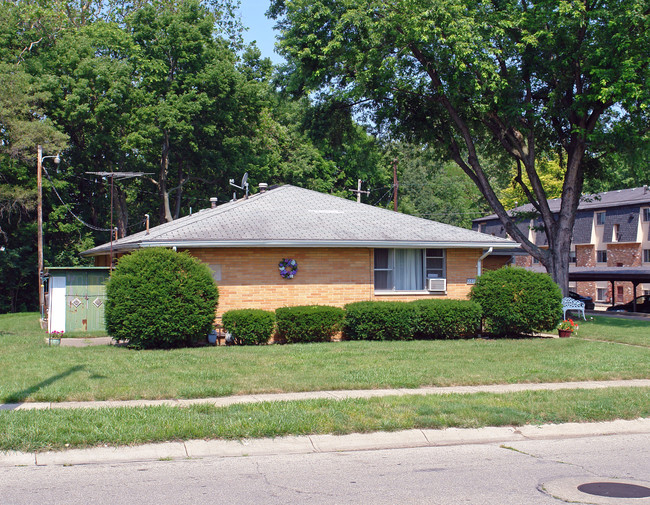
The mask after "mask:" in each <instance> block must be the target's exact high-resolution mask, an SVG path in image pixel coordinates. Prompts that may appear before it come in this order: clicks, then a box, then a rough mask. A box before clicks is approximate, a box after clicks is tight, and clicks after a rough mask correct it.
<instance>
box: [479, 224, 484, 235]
mask: <svg viewBox="0 0 650 505" xmlns="http://www.w3.org/2000/svg"><path fill="white" fill-rule="evenodd" d="M478 232H479V233H485V224H484V223H479V225H478Z"/></svg>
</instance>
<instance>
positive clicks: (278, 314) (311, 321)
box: [275, 305, 345, 344]
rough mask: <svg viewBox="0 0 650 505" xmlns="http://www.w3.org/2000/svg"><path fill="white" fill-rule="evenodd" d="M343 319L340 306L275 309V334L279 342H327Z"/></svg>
mask: <svg viewBox="0 0 650 505" xmlns="http://www.w3.org/2000/svg"><path fill="white" fill-rule="evenodd" d="M344 319H345V311H344V310H343V309H342V308H340V307H329V306H326V305H307V306H296V307H282V308H279V309H276V311H275V320H276V323H277V336H278V340H279V341H281V342H287V343H289V344H292V343H297V342H329V341H330V340H331V339H332V337H333V336H334V335H335V334H336V333H338V332H339V331H340V330H341V328H342V326H343V321H344Z"/></svg>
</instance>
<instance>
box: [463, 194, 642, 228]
mask: <svg viewBox="0 0 650 505" xmlns="http://www.w3.org/2000/svg"><path fill="white" fill-rule="evenodd" d="M561 202H562V199H561V198H553V199H552V200H548V205H549V208H550V209H551V211H552V212H559V210H560V204H561ZM646 204H650V189H649V188H646V187H645V186H644V187H640V188H631V189H619V190H616V191H606V192H604V193H597V194H593V195H582V197H581V198H580V203H579V204H578V210H587V209H589V210H597V209H607V208H610V207H619V206H621V205H646ZM533 210H534V208H533V206H532V205H531V204H526V205H521V206H519V207H515V208H514V209H512V210H510V211H508V214H510V213H513V212H532V211H533ZM492 219H498V217H497V215H496V214H491V215H489V216H485V217H480V218H478V219H474V221H473V222H474V223H477V222H482V221H489V220H492Z"/></svg>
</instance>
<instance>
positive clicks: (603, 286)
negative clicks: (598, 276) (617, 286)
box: [596, 282, 607, 302]
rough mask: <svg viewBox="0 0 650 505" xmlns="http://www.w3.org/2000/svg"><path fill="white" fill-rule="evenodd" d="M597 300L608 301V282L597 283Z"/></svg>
mask: <svg viewBox="0 0 650 505" xmlns="http://www.w3.org/2000/svg"><path fill="white" fill-rule="evenodd" d="M596 301H597V302H606V301H607V283H606V282H598V283H597V284H596Z"/></svg>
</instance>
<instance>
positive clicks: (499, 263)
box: [483, 256, 519, 270]
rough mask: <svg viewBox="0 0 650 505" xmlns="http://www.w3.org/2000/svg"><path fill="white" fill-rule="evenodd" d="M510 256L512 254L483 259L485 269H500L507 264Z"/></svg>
mask: <svg viewBox="0 0 650 505" xmlns="http://www.w3.org/2000/svg"><path fill="white" fill-rule="evenodd" d="M517 257H519V256H517ZM510 258H511V257H510V256H488V257H487V258H485V259H484V260H483V270H498V269H499V268H501V267H504V266H506V265H507V264H508V262H509V261H510Z"/></svg>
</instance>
